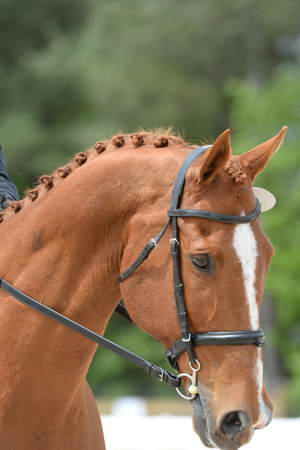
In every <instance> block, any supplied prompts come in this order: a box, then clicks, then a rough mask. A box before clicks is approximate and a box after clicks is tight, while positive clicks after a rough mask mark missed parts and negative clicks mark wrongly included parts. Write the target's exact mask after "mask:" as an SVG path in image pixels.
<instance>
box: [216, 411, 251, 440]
mask: <svg viewBox="0 0 300 450" xmlns="http://www.w3.org/2000/svg"><path fill="white" fill-rule="evenodd" d="M249 426H250V419H249V417H248V416H247V414H246V413H244V412H243V411H232V412H230V413H228V414H226V415H225V416H224V418H223V420H222V424H221V429H222V431H223V433H224V434H227V435H232V436H235V435H236V434H238V433H242V431H244V430H245V429H247V428H249Z"/></svg>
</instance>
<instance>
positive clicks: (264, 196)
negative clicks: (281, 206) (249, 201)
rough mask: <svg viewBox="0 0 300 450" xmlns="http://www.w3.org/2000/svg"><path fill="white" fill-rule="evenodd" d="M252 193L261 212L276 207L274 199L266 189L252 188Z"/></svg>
mask: <svg viewBox="0 0 300 450" xmlns="http://www.w3.org/2000/svg"><path fill="white" fill-rule="evenodd" d="M253 193H254V195H255V197H256V198H257V199H258V200H259V201H260V204H261V210H262V212H265V211H269V210H270V209H272V208H274V206H275V205H276V198H275V197H274V195H273V194H272V193H271V192H269V191H267V190H266V189H263V188H259V187H254V188H253Z"/></svg>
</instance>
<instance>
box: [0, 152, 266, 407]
mask: <svg viewBox="0 0 300 450" xmlns="http://www.w3.org/2000/svg"><path fill="white" fill-rule="evenodd" d="M208 148H209V146H204V147H198V148H196V149H195V150H193V151H192V152H191V153H190V154H189V155H188V157H187V158H186V160H185V161H184V162H183V164H182V166H181V168H180V169H179V172H178V174H177V177H176V180H175V183H174V186H173V190H172V196H171V207H170V209H169V210H168V221H167V223H166V224H165V225H164V226H163V228H162V229H161V230H160V232H159V233H158V234H157V235H156V236H154V237H153V238H152V239H150V241H149V242H148V243H147V244H146V246H145V247H144V248H143V249H142V251H141V252H140V254H139V256H138V257H137V258H136V260H135V261H134V262H133V263H132V264H131V266H130V267H129V268H128V269H127V270H126V271H125V272H123V273H122V274H121V275H120V276H119V281H120V282H123V281H125V280H126V279H127V278H129V277H130V276H131V275H132V274H133V273H134V272H135V271H136V270H137V269H138V268H139V267H140V266H141V265H142V264H143V262H144V261H145V260H146V259H147V258H148V256H149V255H150V253H151V252H152V250H153V249H154V248H155V247H156V245H157V244H158V243H159V241H160V240H161V238H162V237H163V236H164V234H165V232H166V230H167V228H168V227H169V225H171V228H172V237H171V239H170V250H171V255H172V262H173V284H174V296H175V303H176V310H177V317H178V322H179V325H180V331H181V337H180V339H178V340H177V341H176V342H175V343H174V344H173V345H172V346H171V348H170V349H168V350H167V352H166V356H167V359H168V361H169V363H170V364H171V366H172V367H173V368H175V369H177V370H178V367H177V359H178V357H179V356H180V355H181V353H183V352H184V351H186V352H187V353H188V357H189V365H190V369H191V371H192V374H191V375H190V374H187V373H181V374H179V375H177V376H176V375H174V374H172V373H169V372H168V371H166V370H164V369H163V368H162V367H159V366H157V365H155V364H153V363H151V362H149V361H146V360H145V359H143V358H141V357H140V356H137V355H135V354H134V353H132V352H130V351H129V350H127V349H124V348H123V347H121V346H119V345H118V344H116V343H114V342H111V341H110V340H108V339H106V338H105V337H103V336H101V335H99V334H97V333H95V332H94V331H92V330H90V329H88V328H86V327H84V326H83V325H81V324H79V323H77V322H75V321H73V320H71V319H69V318H68V317H66V316H64V315H62V314H60V313H58V312H57V311H55V310H53V309H52V308H49V307H48V306H46V305H43V304H42V303H40V302H38V301H37V300H35V299H33V298H32V297H30V296H28V295H26V294H25V293H24V292H22V291H20V290H18V289H16V288H15V287H14V286H12V285H11V284H10V283H8V282H7V281H5V280H4V279H3V278H0V288H2V289H4V290H5V291H6V292H8V293H9V294H10V295H11V296H12V297H14V298H15V299H16V300H18V301H19V302H21V303H23V304H24V305H26V306H28V307H30V308H32V309H34V310H36V311H38V312H39V313H41V314H43V315H44V316H47V317H49V318H51V319H53V320H55V321H57V322H59V323H60V324H62V325H64V326H66V327H68V328H70V329H72V330H73V331H76V332H77V333H79V334H81V335H82V336H84V337H85V338H87V339H89V340H91V341H93V342H95V343H96V344H98V345H102V346H103V347H105V348H107V349H108V350H111V351H112V352H114V353H116V354H118V355H119V356H121V357H123V358H125V359H127V360H128V361H130V362H132V363H133V364H135V365H137V366H139V367H141V368H142V369H144V370H145V371H146V372H147V373H148V374H149V375H152V376H154V377H155V378H157V379H159V380H160V381H161V382H164V383H167V384H170V385H171V386H173V387H175V388H176V390H177V392H178V393H179V395H181V396H182V397H183V398H185V399H187V400H193V399H194V398H195V397H196V395H197V394H198V388H197V372H198V371H199V370H200V368H201V364H200V362H199V361H198V360H197V359H196V357H195V352H194V347H195V346H197V345H256V346H262V345H264V340H265V336H264V332H263V330H261V329H258V330H241V331H216V332H208V333H204V332H199V333H192V334H191V333H190V331H189V327H188V315H187V311H186V306H185V301H184V291H183V281H182V276H181V265H180V243H179V236H178V227H177V218H178V217H198V218H203V219H208V220H213V221H217V222H222V223H227V224H241V223H249V222H252V221H253V220H255V219H256V218H257V217H258V215H259V214H260V212H261V206H260V202H259V201H258V200H257V199H256V207H255V209H254V210H253V211H252V212H251V213H250V214H248V215H245V216H230V215H226V214H218V213H215V212H210V211H202V210H188V209H180V208H179V205H180V200H181V195H182V192H183V188H184V183H185V176H186V172H187V170H188V168H189V167H190V165H191V164H192V162H193V161H194V160H195V159H197V158H198V157H199V156H201V155H202V154H203V153H205V152H206V151H207V150H208ZM116 311H117V312H119V313H120V314H121V315H122V316H124V317H125V318H126V319H128V320H129V321H131V319H130V316H129V314H128V312H127V310H126V308H125V307H124V306H123V305H122V304H119V305H118V306H117V308H116ZM131 322H132V321H131ZM184 377H186V378H188V379H189V380H190V382H191V384H190V386H189V388H188V390H189V393H190V394H191V396H186V395H184V394H183V393H182V392H181V391H180V390H179V386H180V385H181V378H184Z"/></svg>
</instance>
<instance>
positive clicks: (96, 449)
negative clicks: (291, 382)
mask: <svg viewBox="0 0 300 450" xmlns="http://www.w3.org/2000/svg"><path fill="white" fill-rule="evenodd" d="M285 132H286V129H285V128H283V129H282V130H281V131H280V132H279V134H278V135H277V136H275V137H273V138H272V139H270V140H268V141H266V142H264V143H263V144H261V145H259V146H258V147H256V148H254V149H252V150H250V151H248V152H247V153H245V154H243V155H241V156H235V157H234V156H232V153H231V146H230V140H229V131H225V132H224V133H223V134H222V135H220V136H219V137H218V138H217V139H216V141H215V142H214V144H213V145H212V146H211V147H210V148H209V149H208V150H207V151H206V153H205V154H204V155H202V156H201V157H200V158H199V159H197V161H195V162H194V163H193V165H192V166H191V168H190V169H189V170H188V172H187V177H186V182H185V189H184V194H183V198H182V205H183V206H184V207H189V208H193V209H205V210H209V211H214V212H219V213H224V214H230V215H243V214H247V213H249V212H250V211H252V210H253V209H254V206H255V198H254V195H253V191H252V188H251V186H252V182H253V180H254V178H255V177H256V175H257V174H258V173H259V172H261V171H262V170H264V168H265V166H266V165H267V163H268V161H269V159H270V158H271V156H272V155H273V153H274V152H275V151H276V150H277V149H278V148H279V146H280V144H281V142H282V140H283V137H284V135H285ZM193 148H195V146H191V145H188V144H187V143H185V142H184V141H183V140H182V139H181V138H180V137H177V136H171V135H170V134H168V133H165V134H161V135H158V134H157V133H151V132H139V133H136V134H134V135H117V136H115V137H114V138H112V139H111V140H108V141H105V142H98V143H96V145H95V147H94V148H90V149H88V150H87V151H86V152H84V153H79V154H77V155H76V156H75V158H74V160H73V161H72V162H71V163H70V164H67V165H66V166H65V167H62V168H60V169H58V170H56V171H55V172H54V173H53V174H52V175H51V176H46V175H44V176H42V177H41V178H40V183H39V185H38V186H36V187H35V188H34V189H32V190H30V191H28V192H27V195H26V197H25V198H24V199H23V200H21V201H19V202H14V203H12V204H11V206H10V207H9V208H7V210H6V211H5V212H4V213H2V216H1V221H2V223H1V225H0V227H1V246H0V276H1V277H3V278H4V279H6V280H7V281H9V282H10V283H11V284H13V285H14V286H15V287H16V288H18V289H20V290H22V291H23V292H26V294H28V295H30V296H31V297H33V298H35V299H38V300H39V301H40V302H41V303H44V304H46V305H48V306H49V307H51V308H53V309H55V310H56V311H58V312H60V313H62V314H64V315H66V316H68V317H70V318H72V319H73V320H75V321H77V322H79V323H81V324H83V325H85V326H86V327H88V328H90V329H92V330H95V331H97V332H100V333H103V332H104V330H105V327H106V324H107V322H108V320H109V318H110V316H111V315H112V313H113V311H114V309H115V307H116V305H117V302H118V300H119V298H120V297H122V298H123V299H124V301H125V305H126V307H127V309H128V311H129V314H130V316H131V318H132V319H133V321H134V322H135V323H136V324H137V325H138V326H139V327H140V328H142V329H143V330H144V331H145V332H146V333H148V334H149V335H152V336H153V337H155V338H156V339H159V340H160V342H161V343H162V344H163V346H164V347H166V348H168V347H169V346H170V345H171V344H172V343H173V342H174V341H175V340H176V339H177V338H178V337H179V335H180V330H179V325H178V320H177V316H176V309H175V305H174V297H173V292H172V289H173V287H172V273H171V257H170V254H169V239H170V230H169V229H168V230H167V231H166V235H165V236H164V237H163V239H162V240H161V242H160V244H159V245H158V246H157V249H156V250H155V252H153V254H152V255H151V257H150V258H148V259H147V261H145V263H144V264H143V265H142V266H141V267H140V268H139V269H138V270H137V271H136V272H135V273H134V274H133V275H132V277H131V278H129V279H128V280H126V281H125V282H124V283H122V284H121V285H120V284H119V282H118V275H119V274H120V273H121V272H122V271H123V270H125V269H126V268H127V267H128V266H129V265H130V264H131V263H132V261H133V260H134V259H135V258H136V256H137V255H138V253H139V251H140V249H141V248H142V247H143V246H144V244H145V243H146V242H147V241H148V240H149V239H150V238H151V237H152V236H153V235H155V234H156V233H157V232H158V231H159V229H160V228H161V227H162V225H163V224H164V223H165V222H166V214H167V209H168V205H169V200H170V193H171V189H172V186H173V183H174V180H175V177H176V174H177V171H178V168H179V167H180V166H181V164H182V162H183V161H184V160H185V158H186V157H187V155H188V154H189V153H190V152H191V150H192V149H193ZM99 154H101V155H100V156H99ZM178 223H179V229H180V242H181V266H182V267H181V268H182V276H183V279H184V282H185V297H186V307H187V311H188V318H189V326H190V329H191V331H193V330H197V331H199V330H201V331H227V330H247V329H256V328H258V321H259V317H258V314H259V313H258V309H259V304H260V302H261V300H262V296H263V286H264V281H265V276H266V273H267V270H268V265H269V262H270V259H271V256H272V253H273V250H272V246H271V245H270V243H269V241H268V239H267V238H266V237H265V235H264V234H263V232H262V230H261V226H260V222H259V220H255V221H254V222H253V223H251V224H242V225H230V224H224V223H217V222H213V221H209V220H206V219H199V218H193V217H190V218H184V219H183V218H180V219H179V220H178ZM203 261H204V262H206V264H203ZM204 266H205V267H204ZM0 315H1V328H0V347H1V353H0V355H1V356H0V358H1V364H0V379H1V385H0V405H1V408H0V416H1V419H0V442H1V450H33V449H34V450H38V449H43V450H64V449H65V450H85V449H86V450H103V449H105V444H104V438H103V433H102V429H101V423H100V418H99V414H98V410H97V406H96V402H95V399H94V397H93V395H92V393H91V391H90V389H89V387H88V385H87V383H86V381H85V378H86V375H87V372H88V369H89V366H90V364H91V361H92V358H93V355H94V353H95V350H96V344H94V343H92V342H90V341H88V340H87V339H85V338H84V337H82V336H80V335H77V334H76V333H74V332H72V331H70V330H68V329H66V328H64V327H63V326H61V325H60V324H58V323H56V322H53V321H51V320H49V319H47V318H45V317H43V316H41V315H39V314H38V313H36V312H34V311H32V310H31V309H29V308H27V307H26V306H23V305H21V304H19V303H17V302H16V301H15V300H14V299H13V298H12V297H10V296H9V295H8V294H7V293H5V292H4V291H3V290H2V291H1V300H0ZM195 351H196V354H197V358H198V359H199V361H201V365H202V368H201V370H200V372H199V377H198V389H199V392H200V396H197V397H196V399H195V400H194V401H192V402H191V403H192V406H193V422H194V428H195V430H196V432H197V433H198V434H199V435H200V437H201V439H202V441H203V442H204V444H205V445H207V446H208V447H213V446H217V447H219V448H223V449H237V448H239V447H240V446H241V445H243V444H245V443H246V442H248V441H249V440H250V438H251V436H252V434H253V431H254V430H255V429H256V428H263V427H264V426H266V425H267V424H268V423H269V421H270V420H271V415H272V406H271V402H270V400H269V398H268V395H267V393H266V391H265V388H264V385H263V374H262V360H261V350H260V349H259V348H257V347H255V346H242V345H235V346H229V345H224V346H214V345H213V346H203V347H197V348H196V350H195ZM178 365H179V368H180V370H181V371H182V372H190V370H189V367H188V359H187V355H186V353H183V354H182V355H181V356H180V358H179V361H178ZM236 412H241V414H242V415H243V417H244V418H246V419H245V420H243V421H241V422H242V423H238V424H236V423H235V422H236V421H237V420H238V417H241V416H239V415H238V414H237V413H236ZM224 417H226V418H227V425H228V426H227V427H224ZM235 425H238V426H237V427H236V426H235ZM231 426H232V427H231ZM233 430H234V431H233Z"/></svg>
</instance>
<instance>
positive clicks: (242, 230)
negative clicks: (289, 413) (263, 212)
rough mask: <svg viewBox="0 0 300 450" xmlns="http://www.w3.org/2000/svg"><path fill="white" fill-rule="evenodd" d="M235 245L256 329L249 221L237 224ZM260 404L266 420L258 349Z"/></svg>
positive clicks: (253, 251)
mask: <svg viewBox="0 0 300 450" xmlns="http://www.w3.org/2000/svg"><path fill="white" fill-rule="evenodd" d="M233 247H234V249H235V251H236V254H237V257H238V259H239V262H240V264H241V268H242V275H243V284H244V289H245V297H246V300H247V304H248V308H249V321H250V327H251V328H252V329H253V330H256V329H257V328H258V327H259V316H258V304H257V301H256V289H255V280H256V263H257V257H258V250H257V242H256V239H255V235H254V233H253V231H252V228H251V226H250V224H249V223H247V224H240V225H236V226H235V231H234V236H233ZM255 375H256V383H257V393H258V397H257V399H258V404H259V409H260V414H259V415H260V418H259V421H262V422H266V420H267V417H268V414H267V407H266V405H265V402H264V400H263V365H262V359H261V352H260V351H259V349H258V351H257V360H256V367H255Z"/></svg>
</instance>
